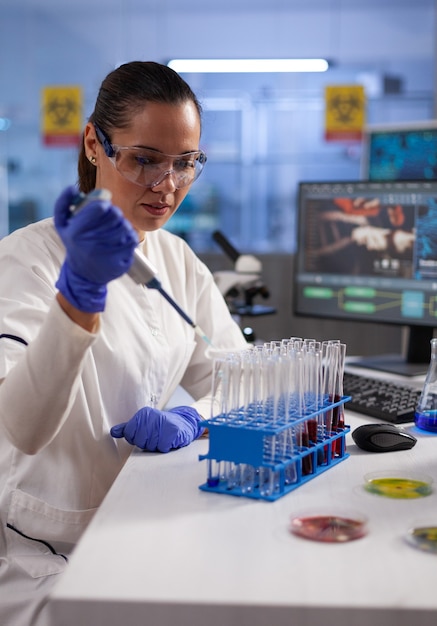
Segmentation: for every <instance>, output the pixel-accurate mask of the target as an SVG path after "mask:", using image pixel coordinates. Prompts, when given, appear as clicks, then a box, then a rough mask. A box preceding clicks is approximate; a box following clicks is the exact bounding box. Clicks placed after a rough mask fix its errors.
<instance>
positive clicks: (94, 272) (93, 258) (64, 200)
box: [54, 187, 138, 313]
mask: <svg viewBox="0 0 437 626" xmlns="http://www.w3.org/2000/svg"><path fill="white" fill-rule="evenodd" d="M77 195H78V192H77V189H76V188H75V187H67V189H65V190H64V191H63V193H62V194H61V195H60V196H59V198H58V200H57V201H56V204H55V213H54V221H55V228H56V230H57V231H58V234H59V236H60V237H61V239H62V241H63V243H64V245H65V248H66V257H65V261H64V264H63V266H62V268H61V273H60V275H59V279H58V281H57V283H56V287H57V288H58V289H59V291H60V292H61V293H62V295H63V296H64V297H65V298H66V299H67V300H68V301H69V302H70V303H71V304H72V305H73V306H75V307H76V308H77V309H79V310H81V311H85V312H87V313H97V312H99V311H103V310H104V308H105V302H106V293H107V287H106V285H107V283H109V282H110V281H111V280H114V279H115V278H118V277H119V276H121V275H122V274H124V273H125V272H127V270H128V269H129V268H130V266H131V264H132V261H133V254H134V250H135V247H136V246H137V244H138V236H137V234H136V232H135V230H134V228H133V227H132V226H131V224H130V223H129V222H128V220H127V219H126V218H125V217H124V216H123V213H122V212H121V210H120V209H119V208H118V207H115V206H114V205H112V204H111V203H110V202H108V201H107V200H98V199H97V200H91V201H90V202H89V203H88V204H86V205H85V206H84V208H83V209H81V210H80V211H79V212H78V213H77V214H76V215H74V216H73V215H72V214H71V211H70V206H71V204H72V203H73V201H74V199H75V198H76V197H77Z"/></svg>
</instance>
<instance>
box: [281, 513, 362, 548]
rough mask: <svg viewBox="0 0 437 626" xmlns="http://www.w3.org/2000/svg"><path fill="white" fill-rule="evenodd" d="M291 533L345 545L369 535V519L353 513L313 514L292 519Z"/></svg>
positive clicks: (314, 539) (305, 537)
mask: <svg viewBox="0 0 437 626" xmlns="http://www.w3.org/2000/svg"><path fill="white" fill-rule="evenodd" d="M290 532H291V533H292V534H294V535H297V536H298V537H302V538H303V539H310V540H312V541H321V542H323V543H345V542H347V541H353V540H355V539H360V538H361V537H364V536H365V535H366V534H367V518H366V517H365V516H364V515H362V514H360V513H351V512H343V511H341V512H339V511H328V512H313V513H303V514H301V515H297V516H296V517H292V519H291V522H290Z"/></svg>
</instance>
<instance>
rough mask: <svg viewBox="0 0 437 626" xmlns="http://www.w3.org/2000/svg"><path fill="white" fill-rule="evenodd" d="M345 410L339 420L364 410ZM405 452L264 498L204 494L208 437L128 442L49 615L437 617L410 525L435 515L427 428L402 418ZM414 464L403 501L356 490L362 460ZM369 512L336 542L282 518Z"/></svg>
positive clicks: (436, 472)
mask: <svg viewBox="0 0 437 626" xmlns="http://www.w3.org/2000/svg"><path fill="white" fill-rule="evenodd" d="M374 421H376V420H373V419H369V418H366V417H365V416H362V415H357V414H354V413H351V412H348V411H347V405H346V422H347V424H348V425H349V426H350V428H351V432H352V431H353V430H354V428H356V427H357V426H359V425H361V424H364V423H369V422H374ZM404 427H405V428H406V429H407V430H409V431H410V432H412V433H413V434H414V435H415V436H416V437H417V439H418V441H417V443H416V445H415V446H414V447H413V448H412V449H410V450H404V451H397V452H384V453H370V452H365V451H363V450H361V449H359V448H358V447H357V446H356V445H355V443H354V442H353V439H352V437H351V433H348V435H347V437H346V451H347V454H348V455H349V456H348V457H347V458H345V459H344V461H342V462H340V463H338V464H337V465H335V466H334V467H332V468H331V469H329V470H328V471H326V472H324V473H322V474H320V475H318V476H316V477H315V478H314V479H313V480H309V481H308V482H306V483H305V484H302V485H301V486H299V487H298V488H297V489H295V490H294V491H292V492H290V493H288V494H286V495H284V496H283V497H281V498H279V499H277V500H276V501H274V502H268V501H264V500H257V499H251V498H247V497H236V496H232V495H226V494H217V493H209V492H205V491H202V490H200V489H199V485H201V484H203V483H204V482H205V479H206V471H207V468H206V461H205V460H203V461H200V460H199V456H200V455H204V454H205V453H207V451H208V440H207V439H200V440H197V441H195V442H194V443H193V444H191V445H190V446H188V447H186V448H182V449H180V450H176V451H173V452H170V453H169V454H151V453H143V452H140V451H137V450H135V451H134V452H133V453H132V455H131V456H130V458H129V460H128V461H127V463H126V465H125V467H124V469H123V470H122V472H121V473H120V475H119V477H118V478H117V480H116V481H115V483H114V485H113V487H112V489H111V490H110V492H109V493H108V495H107V497H106V499H105V500H104V502H103V504H102V506H101V507H100V509H99V511H98V513H97V514H96V516H95V517H94V519H93V520H92V522H91V524H90V526H89V527H88V529H87V530H86V532H85V533H84V535H83V537H82V538H81V540H80V542H79V545H78V546H77V549H76V551H75V553H74V554H73V556H72V558H71V561H70V564H69V566H68V568H67V570H66V572H65V573H64V574H63V576H62V578H61V579H60V581H59V584H58V585H57V586H56V588H55V590H54V592H53V596H52V599H51V607H52V614H53V618H54V620H53V621H54V624H56V626H77V624H84V625H85V624H89V625H91V624H92V625H93V626H100V625H102V626H103V625H105V626H119V625H120V624H123V626H133V625H135V626H138V625H140V624H141V625H145V626H146V625H150V626H175V625H177V626H204V625H205V624H208V626H272V625H274V626H290V624H292V625H293V626H318V625H319V624H323V626H349V625H350V624H353V625H354V626H368V625H369V624H377V625H378V626H411V625H412V624H414V626H435V624H436V623H437V594H436V592H435V582H436V580H437V553H432V552H426V551H422V550H419V549H418V548H416V547H413V546H412V545H411V544H410V543H409V542H408V541H407V540H406V537H407V533H408V530H409V529H410V528H411V527H412V526H416V525H422V524H431V525H437V435H433V434H430V433H427V432H425V431H422V432H420V431H418V430H417V429H416V428H415V426H414V425H412V424H409V425H404ZM392 470H394V471H395V472H398V471H399V472H401V471H402V472H406V473H411V474H412V475H413V474H414V475H416V474H419V475H422V474H425V475H427V476H429V477H430V478H431V479H432V480H433V486H434V490H433V492H432V493H431V494H430V495H428V496H426V497H420V498H413V499H395V498H387V497H383V496H380V495H376V494H373V493H369V492H368V491H366V490H365V489H364V477H365V476H366V475H368V474H369V473H371V472H381V473H383V472H386V471H392ZM332 510H336V511H339V512H345V513H348V514H349V513H351V514H355V513H359V514H364V515H365V516H366V517H367V520H368V525H367V534H366V535H365V536H364V537H362V538H359V539H355V540H353V541H347V542H343V543H324V542H319V541H312V540H308V539H303V538H301V537H299V536H296V535H294V534H292V533H291V532H290V521H291V518H293V517H296V516H299V515H301V514H304V515H305V514H307V513H317V512H324V511H332Z"/></svg>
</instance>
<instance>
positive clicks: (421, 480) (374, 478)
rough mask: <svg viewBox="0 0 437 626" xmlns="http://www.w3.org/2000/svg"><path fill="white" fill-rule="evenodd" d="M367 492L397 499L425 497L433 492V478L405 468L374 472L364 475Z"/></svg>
mask: <svg viewBox="0 0 437 626" xmlns="http://www.w3.org/2000/svg"><path fill="white" fill-rule="evenodd" d="M364 488H365V490H366V491H367V492H369V493H373V494H375V495H377V496H382V497H385V498H393V499H396V500H412V499H415V498H424V497H426V496H429V495H430V494H431V493H432V478H430V477H429V476H426V475H424V474H418V473H415V472H405V470H391V471H389V472H372V473H371V474H366V476H364Z"/></svg>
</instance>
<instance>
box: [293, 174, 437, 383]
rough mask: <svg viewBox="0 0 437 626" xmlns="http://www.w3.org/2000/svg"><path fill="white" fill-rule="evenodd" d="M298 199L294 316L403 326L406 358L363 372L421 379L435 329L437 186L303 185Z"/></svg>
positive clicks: (416, 183)
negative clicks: (406, 336) (380, 371)
mask: <svg viewBox="0 0 437 626" xmlns="http://www.w3.org/2000/svg"><path fill="white" fill-rule="evenodd" d="M298 197H299V201H298V238H297V251H296V260H295V279H294V295H293V303H294V311H295V313H296V314H298V315H306V316H314V317H322V318H337V319H344V320H352V321H353V320H356V321H369V322H380V323H385V324H396V325H404V326H407V327H408V328H409V336H410V341H409V346H408V350H407V354H406V356H405V357H404V356H399V357H396V358H393V359H392V358H390V359H389V361H390V362H388V361H387V360H385V361H384V358H383V357H380V358H378V359H375V362H374V363H373V365H372V363H371V362H370V361H367V363H365V365H366V366H368V367H369V366H370V367H372V366H374V367H376V368H377V369H383V370H385V371H396V372H398V373H402V374H407V375H412V374H415V373H418V372H419V371H423V365H425V366H426V367H425V371H426V368H427V366H428V364H429V355H430V339H431V337H432V336H433V329H434V327H435V326H437V181H380V182H376V181H375V182H374V181H327V182H320V181H316V182H301V183H300V184H299V194H298ZM392 361H393V362H392ZM415 365H417V367H416V366H415Z"/></svg>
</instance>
